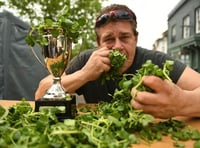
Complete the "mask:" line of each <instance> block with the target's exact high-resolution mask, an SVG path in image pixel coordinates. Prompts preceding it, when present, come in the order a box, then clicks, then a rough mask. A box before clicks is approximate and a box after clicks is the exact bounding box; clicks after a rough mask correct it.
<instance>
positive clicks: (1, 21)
mask: <svg viewBox="0 0 200 148" xmlns="http://www.w3.org/2000/svg"><path fill="white" fill-rule="evenodd" d="M29 28H30V25H29V24H28V23H26V22H24V21H22V20H20V19H19V18H17V17H16V16H14V15H13V14H12V13H10V12H8V11H3V12H2V13H0V99H2V100H21V99H22V98H25V99H26V100H29V101H31V100H34V93H35V91H36V89H37V87H38V84H39V82H40V80H41V79H42V78H44V77H45V76H47V75H48V71H47V70H46V69H45V67H44V66H43V65H41V64H40V62H39V61H38V60H37V59H36V57H35V56H34V54H33V52H32V50H31V48H30V47H29V46H28V45H27V43H26V42H25V38H26V35H27V33H28V31H29ZM33 49H34V51H35V53H36V54H37V56H38V57H39V59H41V61H43V60H42V59H43V58H42V54H41V50H40V48H39V47H37V46H35V47H34V48H33Z"/></svg>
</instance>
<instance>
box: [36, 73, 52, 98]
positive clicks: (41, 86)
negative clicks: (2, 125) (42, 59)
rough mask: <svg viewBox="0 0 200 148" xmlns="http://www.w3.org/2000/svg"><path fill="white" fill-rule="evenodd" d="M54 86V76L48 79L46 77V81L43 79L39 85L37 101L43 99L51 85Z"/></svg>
mask: <svg viewBox="0 0 200 148" xmlns="http://www.w3.org/2000/svg"><path fill="white" fill-rule="evenodd" d="M52 84H53V76H52V75H49V76H47V77H45V78H44V79H42V80H41V81H40V83H39V86H38V88H37V90H36V92H35V99H36V100H37V99H40V98H42V97H43V96H44V95H45V93H46V91H47V90H48V89H49V88H50V87H51V85H52Z"/></svg>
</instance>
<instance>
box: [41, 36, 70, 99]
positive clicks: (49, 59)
mask: <svg viewBox="0 0 200 148" xmlns="http://www.w3.org/2000/svg"><path fill="white" fill-rule="evenodd" d="M44 37H45V38H46V39H47V41H48V45H46V46H43V51H42V53H43V57H44V61H45V63H46V67H47V69H48V71H49V72H50V73H51V74H52V75H53V76H54V78H53V85H52V86H51V87H50V88H49V89H48V90H47V92H46V94H45V95H44V96H43V98H42V99H45V100H63V99H67V98H68V97H70V96H69V95H68V94H66V93H65V91H64V89H63V88H62V85H61V76H62V74H63V72H64V70H65V69H66V66H67V64H68V62H69V60H70V54H71V47H70V45H71V43H69V45H68V40H67V39H66V38H65V37H64V35H63V34H62V33H60V34H59V35H58V36H57V37H53V36H52V34H51V33H49V34H47V35H44Z"/></svg>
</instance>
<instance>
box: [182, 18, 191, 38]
mask: <svg viewBox="0 0 200 148" xmlns="http://www.w3.org/2000/svg"><path fill="white" fill-rule="evenodd" d="M189 36H190V17H189V16H186V17H185V18H184V19H183V39H185V38H188V37H189Z"/></svg>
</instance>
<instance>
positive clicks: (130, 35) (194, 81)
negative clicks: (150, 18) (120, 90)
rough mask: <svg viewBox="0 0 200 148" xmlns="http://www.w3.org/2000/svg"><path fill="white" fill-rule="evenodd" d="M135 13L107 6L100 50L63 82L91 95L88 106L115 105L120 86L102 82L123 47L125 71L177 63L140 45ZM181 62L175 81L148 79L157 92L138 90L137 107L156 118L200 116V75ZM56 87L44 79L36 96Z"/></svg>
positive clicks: (99, 29)
mask: <svg viewBox="0 0 200 148" xmlns="http://www.w3.org/2000/svg"><path fill="white" fill-rule="evenodd" d="M136 28H137V21H136V16H135V14H134V13H133V12H132V11H131V10H130V9H129V8H128V7H127V6H124V5H117V4H114V5H110V6H108V7H105V8H104V9H103V10H102V11H101V12H100V14H99V16H98V17H97V19H96V24H95V32H96V36H97V44H98V49H96V50H88V51H86V52H84V53H82V54H80V55H79V56H77V57H76V58H75V59H73V60H72V62H71V64H70V65H69V68H68V69H67V70H66V74H65V75H63V76H62V84H63V87H64V88H65V90H66V91H67V92H69V93H73V92H77V93H78V94H83V95H84V96H85V99H86V102H88V103H96V102H98V101H100V100H103V101H110V100H111V97H109V95H108V94H113V92H114V90H115V88H116V87H117V82H113V81H106V82H105V84H104V85H102V84H101V82H100V79H99V78H100V76H101V75H102V74H103V73H105V72H108V71H109V70H110V60H109V57H108V56H109V50H110V49H120V51H121V52H122V53H124V54H125V55H126V56H127V60H126V61H125V63H124V65H123V67H122V68H121V69H120V72H121V73H135V72H136V70H137V69H139V68H141V66H142V64H143V63H144V62H145V61H146V60H148V59H151V60H152V62H153V63H155V64H157V65H159V66H162V63H164V62H165V61H166V60H173V59H172V58H170V57H169V56H168V55H165V54H164V53H160V52H156V51H151V50H146V49H142V48H139V47H136V44H137V40H138V33H137V31H136ZM174 61H175V64H174V70H173V71H172V72H171V74H170V77H171V79H172V81H173V82H169V81H167V80H162V79H160V78H158V77H155V76H145V77H144V78H143V84H144V85H146V86H148V87H150V88H151V89H153V90H154V91H155V92H154V93H150V92H141V91H137V90H134V89H132V92H131V93H134V92H135V91H137V95H136V97H135V98H133V99H132V101H131V103H132V106H133V107H134V108H135V109H142V110H144V112H146V113H150V114H152V115H154V116H155V117H160V118H170V117H174V116H193V117H194V116H200V110H199V108H200V98H199V96H200V75H199V73H197V72H195V71H194V70H192V69H191V68H189V67H187V66H185V65H184V64H182V63H180V62H179V61H176V60H174ZM51 84H52V76H48V77H47V78H45V79H43V80H42V81H41V82H40V84H39V87H38V90H37V91H36V93H35V98H36V99H38V98H41V97H42V96H43V95H44V92H45V90H47V89H48V88H49V86H50V85H51Z"/></svg>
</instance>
